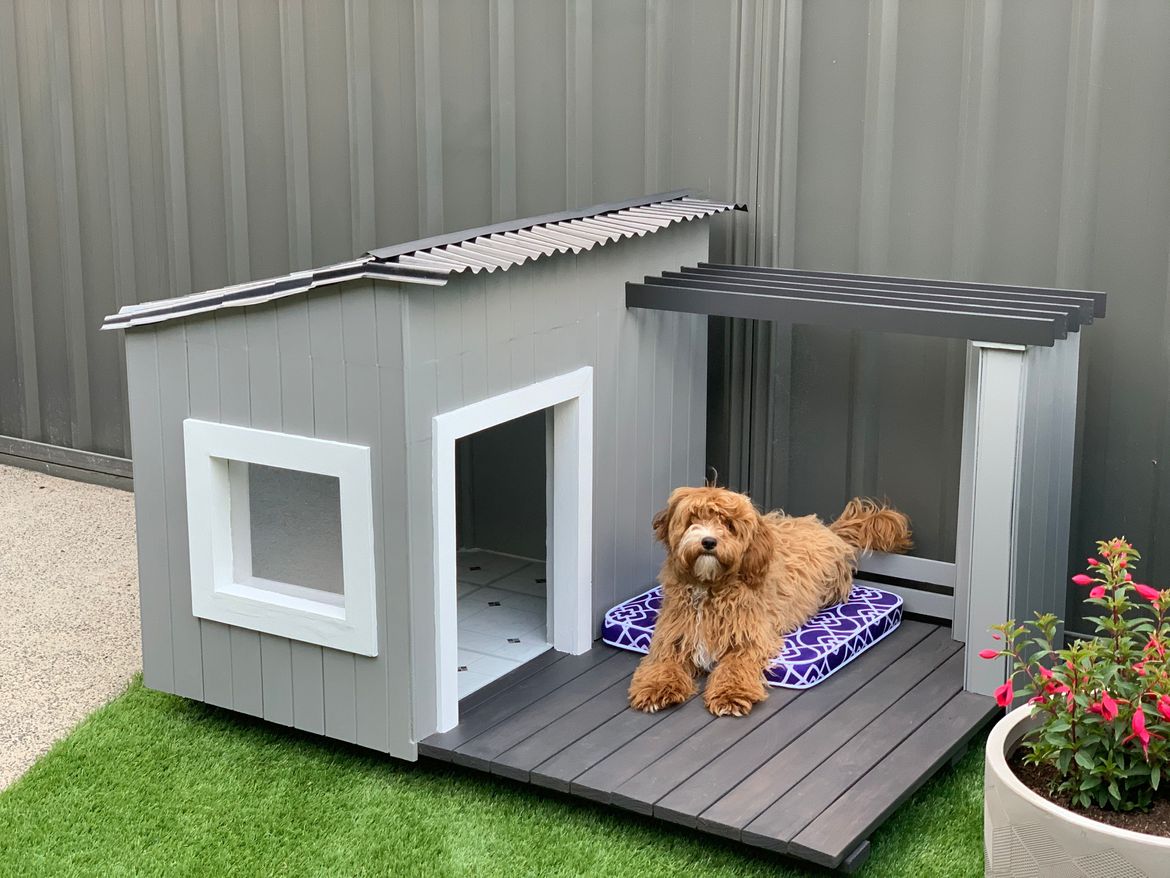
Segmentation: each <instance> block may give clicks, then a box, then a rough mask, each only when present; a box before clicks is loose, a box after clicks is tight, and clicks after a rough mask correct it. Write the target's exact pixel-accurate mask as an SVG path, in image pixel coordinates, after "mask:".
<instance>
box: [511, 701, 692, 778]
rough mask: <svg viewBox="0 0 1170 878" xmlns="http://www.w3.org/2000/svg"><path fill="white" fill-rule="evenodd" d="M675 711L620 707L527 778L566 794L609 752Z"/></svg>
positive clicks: (537, 767)
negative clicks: (612, 714) (572, 784)
mask: <svg viewBox="0 0 1170 878" xmlns="http://www.w3.org/2000/svg"><path fill="white" fill-rule="evenodd" d="M675 712H676V711H675V710H660V711H658V712H657V713H645V712H644V711H641V710H623V711H622V712H621V713H619V714H618V715H617V716H615V717H612V718H611V719H609V720H608V721H607V722H605V723H603V724H602V725H600V726H598V727H597V728H596V729H594V730H593V731H591V732H590V733H589V734H587V735H585V736H584V737H582V738H580V739H579V740H576V741H574V742H573V743H572V744H570V745H569V746H568V747H566V748H565V749H563V750H561V751H560V752H559V753H557V754H556V755H555V756H553V757H552V758H551V759H548V760H546V761H545V762H543V763H541V764H540V765H538V766H536V767H535V768H533V769H532V772H531V774H530V775H529V779H530V780H531V781H532V783H534V784H537V785H538V786H542V787H548V788H549V789H553V790H559V791H560V792H562V793H567V792H569V791H570V786H571V782H572V781H573V779H574V778H577V777H580V776H581V775H582V774H584V773H585V772H586V771H588V770H589V769H590V768H592V767H593V766H595V765H597V764H598V763H599V762H601V760H603V759H605V758H606V757H607V756H609V755H610V754H611V753H614V752H615V751H617V750H619V749H620V748H622V747H624V746H625V745H626V744H628V743H629V742H630V741H632V740H634V739H635V738H637V737H638V736H639V735H641V734H643V733H644V732H646V731H647V730H648V729H649V728H650V727H651V726H653V725H656V724H658V723H660V722H662V721H663V720H664V719H666V718H667V717H670V716H673V715H674V713H675Z"/></svg>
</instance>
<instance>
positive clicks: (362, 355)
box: [126, 281, 414, 758]
mask: <svg viewBox="0 0 1170 878" xmlns="http://www.w3.org/2000/svg"><path fill="white" fill-rule="evenodd" d="M401 299H402V294H401V292H399V290H398V288H397V287H396V286H395V285H392V284H386V283H384V282H380V281H356V282H353V283H348V284H344V285H339V286H335V287H330V288H327V289H324V290H319V291H315V292H313V293H311V294H309V295H307V296H297V297H294V298H290V299H285V300H281V301H278V302H276V303H273V304H270V305H263V306H258V307H250V308H245V309H232V310H225V311H221V312H219V313H217V314H215V315H208V316H198V317H193V318H190V319H187V320H182V321H172V322H168V323H165V324H163V325H161V326H159V327H158V328H150V327H145V328H142V329H133V330H130V331H128V332H127V333H126V357H127V366H128V370H129V376H130V377H129V393H130V395H129V400H130V406H131V408H130V411H131V422H132V430H133V440H134V459H135V464H136V466H137V467H138V470H137V473H138V478H137V479H136V482H135V500H136V505H137V515H138V555H139V588H140V593H141V618H142V652H143V669H144V680H145V682H146V684H147V685H148V686H150V687H151V688H154V689H160V690H163V691H166V692H173V693H175V694H178V695H183V696H186V697H188V698H194V699H198V700H202V701H206V702H208V703H209V704H215V705H217V706H220V707H226V708H229V709H232V710H237V711H240V712H241V713H246V714H249V715H252V716H257V717H263V718H264V719H266V720H269V721H272V722H276V723H280V724H282V725H288V726H295V727H296V728H299V729H304V730H305V731H310V732H314V733H317V734H323V735H326V736H328V737H331V738H336V739H339V740H343V741H349V742H353V743H357V744H361V745H362V746H366V747H371V748H373V749H377V750H381V751H384V752H390V753H393V754H394V755H398V756H403V757H406V758H413V755H414V749H413V744H412V743H411V738H410V710H409V704H410V693H409V673H408V671H407V668H408V666H409V661H410V657H409V634H410V632H409V628H408V625H407V622H406V615H407V614H406V603H407V599H406V585H405V583H406V580H407V573H406V531H407V521H406V509H405V507H404V505H403V504H402V503H401V502H398V498H402V497H404V496H405V495H406V476H405V468H404V462H403V459H402V451H401V449H402V447H403V442H404V438H403V437H404V435H405V430H404V427H403V402H402V399H403V384H402V354H401V349H402V324H401V311H402V308H401ZM187 417H195V418H201V419H205V420H209V421H216V422H221V423H227V424H235V425H238V426H244V427H254V428H257V429H264V430H273V431H278V432H284V433H292V434H298V435H304V436H314V437H318V438H323V439H333V440H338V441H344V442H350V443H355V444H359V445H366V446H369V447H370V449H371V474H372V480H373V522H374V548H375V555H376V563H375V576H376V594H377V617H378V655H377V656H375V657H366V656H358V655H354V654H352V653H348V652H343V651H338V650H333V649H328V648H324V647H320V646H316V645H313V644H309V643H304V642H300V641H296V640H290V639H286V638H283V637H277V636H273V635H269V634H262V633H258V632H256V631H252V630H249V629H246V628H240V627H235V626H229V625H224V624H221V623H219V622H214V621H211V620H207V619H199V618H196V617H194V616H193V615H192V612H191V583H190V569H189V566H190V565H189V551H188V537H187V504H186V481H185V474H184V454H183V420H184V418H187Z"/></svg>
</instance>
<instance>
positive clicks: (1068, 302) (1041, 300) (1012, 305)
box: [662, 266, 1093, 332]
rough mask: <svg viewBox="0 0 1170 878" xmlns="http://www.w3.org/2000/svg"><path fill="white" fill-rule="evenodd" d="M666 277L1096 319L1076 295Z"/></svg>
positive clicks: (1077, 322) (1076, 320) (743, 276)
mask: <svg viewBox="0 0 1170 878" xmlns="http://www.w3.org/2000/svg"><path fill="white" fill-rule="evenodd" d="M662 276H663V277H688V278H706V279H715V280H726V281H735V282H736V283H753V284H766V285H767V286H769V287H776V288H778V289H802V290H820V291H824V292H837V293H841V294H846V293H853V292H856V293H858V294H862V295H877V296H888V297H902V296H908V297H913V298H917V299H921V300H923V301H935V302H937V301H948V302H950V301H954V302H966V303H969V304H973V305H984V306H989V307H993V308H995V307H1001V308H1009V309H1022V310H1025V311H1027V310H1040V311H1044V312H1055V313H1059V314H1065V315H1068V317H1069V329H1070V330H1071V331H1073V332H1075V331H1076V330H1077V329H1079V328H1080V326H1082V325H1085V324H1089V323H1092V322H1093V302H1092V300H1091V299H1081V298H1076V297H1062V296H1050V295H1048V294H1042V295H1028V294H1026V293H1005V292H1003V291H1001V290H965V289H955V288H953V287H930V288H927V287H919V286H915V285H912V284H901V283H898V282H896V281H876V280H874V281H852V280H851V281H842V280H829V279H826V278H816V277H811V278H810V277H803V276H802V277H789V276H785V275H776V276H772V275H764V274H759V273H757V272H752V271H740V270H738V269H728V270H723V269H719V270H716V269H711V268H702V267H689V266H683V269H682V271H664V272H663V273H662Z"/></svg>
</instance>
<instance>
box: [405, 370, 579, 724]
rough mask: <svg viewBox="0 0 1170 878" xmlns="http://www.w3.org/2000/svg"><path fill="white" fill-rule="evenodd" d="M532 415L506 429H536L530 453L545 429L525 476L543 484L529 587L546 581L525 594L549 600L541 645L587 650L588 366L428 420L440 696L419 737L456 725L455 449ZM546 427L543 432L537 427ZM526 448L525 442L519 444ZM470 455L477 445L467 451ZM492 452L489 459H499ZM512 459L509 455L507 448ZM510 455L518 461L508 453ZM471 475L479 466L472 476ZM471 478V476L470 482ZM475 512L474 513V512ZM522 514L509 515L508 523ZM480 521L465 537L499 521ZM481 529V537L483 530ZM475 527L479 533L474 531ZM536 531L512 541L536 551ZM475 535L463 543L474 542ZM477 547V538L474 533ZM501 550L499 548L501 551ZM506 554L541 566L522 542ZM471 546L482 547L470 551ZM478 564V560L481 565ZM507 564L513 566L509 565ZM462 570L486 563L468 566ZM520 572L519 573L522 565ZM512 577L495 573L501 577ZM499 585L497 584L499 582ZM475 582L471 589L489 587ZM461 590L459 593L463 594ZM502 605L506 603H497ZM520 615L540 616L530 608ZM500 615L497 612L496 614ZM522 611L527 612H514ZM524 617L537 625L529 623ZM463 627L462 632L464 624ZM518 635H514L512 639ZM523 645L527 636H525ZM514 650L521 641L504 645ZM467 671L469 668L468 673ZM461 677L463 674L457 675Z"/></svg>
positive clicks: (532, 517)
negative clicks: (539, 569)
mask: <svg viewBox="0 0 1170 878" xmlns="http://www.w3.org/2000/svg"><path fill="white" fill-rule="evenodd" d="M528 415H536V416H537V417H536V418H534V419H533V421H532V422H531V423H528V422H522V423H521V424H519V425H516V426H513V427H512V428H509V429H511V430H516V431H521V432H522V431H525V430H529V431H532V432H530V433H529V435H528V441H529V442H531V443H532V447H533V448H534V449H539V447H540V445H541V443H540V442H539V441H538V440H537V438H536V432H535V431H536V430H541V435H542V436H543V437H544V438H543V448H544V457H543V461H544V473H543V476H541V475H540V474H539V471H538V470H537V471H535V472H536V473H537V474H536V475H533V472H534V471H533V470H532V469H529V470H528V476H527V477H526V480H527V481H528V483H529V484H532V485H539V484H541V483H542V482H543V484H544V485H545V486H546V487H545V501H544V507H545V508H544V512H543V521H544V522H545V523H544V545H545V552H544V566H545V571H546V575H545V576H544V577H537V576H529V579H531V580H535V579H538V578H544V579H545V580H546V581H545V582H544V583H537V582H535V581H532V582H530V583H526V584H525V587H528V588H532V589H535V586H538V585H543V586H544V596H545V601H546V612H545V625H544V642H545V643H547V644H550V645H551V646H552V648H553V649H555V650H557V651H559V652H566V653H570V654H572V655H578V654H580V653H583V652H585V651H586V650H588V649H589V647H590V646H591V644H592V640H593V638H592V632H593V625H592V615H593V605H592V594H593V369H592V367H589V366H584V367H582V368H580V369H577V370H575V371H573V372H567V373H565V374H564V375H558V376H556V377H554V378H546V379H544V380H543V381H538V382H536V383H534V384H527V385H524V386H523V387H519V388H517V389H516V390H511V391H508V392H507V393H502V394H500V395H499V396H493V397H489V398H488V399H484V400H480V401H479V402H475V403H471V404H470V405H466V406H464V407H462V408H458V409H454V410H452V411H449V412H444V413H443V414H439V415H436V416H435V417H434V422H433V429H434V433H433V436H434V441H433V455H434V456H433V459H432V462H433V467H434V469H433V473H432V476H433V491H434V494H433V497H434V504H435V506H434V510H435V512H434V520H433V522H434V530H433V537H434V564H435V567H434V571H435V572H434V593H433V600H434V608H435V628H434V637H435V641H434V642H435V652H434V655H435V662H436V664H435V684H436V689H437V692H436V698H435V699H434V701H433V709H434V713H433V714H431V713H430V712H429V710H428V711H427V713H426V714H425V715H419V716H416V717H415V723H416V726H415V727H416V729H418V730H420V733H421V734H423V735H426V734H430V732H432V731H439V732H445V731H449V730H450V729H453V728H454V727H455V726H456V725H458V723H459V698H460V692H459V690H460V684H459V679H458V678H459V676H460V673H461V672H460V671H459V667H460V661H459V650H460V647H461V644H460V638H459V607H458V595H459V592H458V589H459V579H460V570H459V549H460V547H461V545H460V540H459V536H460V526H459V518H460V516H459V507H460V505H461V504H463V503H464V502H465V501H464V500H462V499H460V495H461V492H460V489H459V480H458V479H457V478H456V469H457V465H456V459H457V454H456V446H457V443H458V441H459V440H460V439H462V438H464V437H467V436H473V435H475V434H477V433H483V432H484V431H487V430H489V429H490V428H491V427H495V426H497V425H500V424H508V423H509V422H513V421H520V420H521V419H523V418H524V417H525V416H528ZM542 420H543V424H544V426H543V429H541V428H540V424H541V421H542ZM508 435H509V434H508V432H507V430H506V431H505V433H503V434H500V436H499V437H493V438H494V439H496V440H497V442H496V443H495V444H494V445H493V441H492V439H486V440H484V441H485V442H486V443H487V447H488V448H489V449H490V448H493V447H495V446H496V445H501V444H502V445H503V446H504V447H507V445H508V443H507V442H506V441H505V442H503V443H500V442H498V439H499V438H501V437H502V438H504V439H506V438H507V437H508ZM521 441H522V440H521ZM471 447H472V448H474V443H473V445H472V446H471ZM497 453H498V452H490V453H489V455H488V457H489V464H490V457H491V456H492V454H497ZM508 453H509V455H512V451H511V450H509V452H508ZM513 456H514V455H513ZM530 457H532V458H533V460H528V461H526V465H528V466H530V467H531V466H534V465H538V464H539V463H540V460H541V455H540V453H539V450H535V451H534V452H533V453H532V454H531V455H530ZM474 468H475V460H474V454H473V460H472V463H471V469H474ZM484 475H485V476H492V477H493V478H496V477H498V476H501V475H507V469H506V468H505V469H503V470H500V471H499V472H495V473H493V472H490V471H488V472H485V474H484ZM470 477H471V479H472V480H473V483H474V479H475V476H474V474H471V475H470ZM536 495H539V490H538V489H537V490H535V491H529V492H528V496H529V500H528V501H526V502H527V503H528V505H530V506H532V507H535V506H538V505H539V498H538V496H537V499H535V500H533V499H531V498H532V497H533V496H536ZM472 511H473V512H474V510H472ZM517 514H518V513H513V514H511V515H510V516H504V517H505V518H509V517H510V518H512V519H513V521H517V520H519V519H517V518H516V515H517ZM525 514H526V516H528V520H529V521H533V522H539V521H540V520H541V514H540V513H539V512H536V513H534V512H532V509H528V510H527V511H526V513H525ZM480 518H481V519H482V521H480V522H474V523H473V525H472V528H473V530H472V531H471V532H470V534H472V535H475V534H478V533H489V534H490V533H491V532H492V530H491V529H492V527H493V526H494V525H495V524H496V522H490V521H488V520H486V518H485V517H484V515H483V514H481V516H480ZM483 528H487V530H486V531H485V530H483ZM477 529H478V530H477ZM540 531H541V528H540V526H539V524H536V525H535V526H534V527H532V528H531V532H529V533H527V534H524V535H517V536H516V537H515V538H516V539H520V538H523V539H526V540H528V541H529V542H528V543H527V545H528V546H532V545H536V546H537V547H539V540H540ZM470 539H471V536H465V540H470ZM475 539H476V541H478V540H479V539H480V537H479V536H478V535H477V536H475ZM497 545H501V544H497ZM506 545H507V546H510V547H512V551H510V552H509V551H505V552H496V553H493V554H500V555H505V556H515V557H517V560H519V561H522V562H523V564H524V565H525V566H527V565H528V564H530V563H531V564H537V563H539V560H540V559H539V557H533V556H525V555H523V554H519V555H518V554H517V550H516V549H515V546H517V545H520V544H519V543H508V544H506ZM466 547H467V548H480V547H477V546H472V545H470V543H468V544H467V545H466ZM481 560H482V559H481ZM509 563H511V562H509ZM466 566H467V567H472V566H480V567H481V568H482V567H483V565H482V564H479V565H476V564H468V565H466ZM519 569H523V568H519ZM477 572H478V573H483V572H484V571H483V570H480V571H471V570H465V571H463V577H464V579H465V580H466V576H467V574H470V573H477ZM506 575H508V574H501V576H506ZM497 583H498V581H497ZM497 583H487V584H485V585H478V584H475V587H476V588H484V587H486V586H487V585H495V584H497ZM466 591H467V590H466V589H465V592H466ZM530 596H531V597H538V596H537V595H530ZM500 603H501V606H502V605H503V601H501V602H500ZM530 607H531V609H528V610H527V611H526V612H530V613H535V615H536V617H537V618H539V612H538V611H537V610H536V609H535V605H530ZM493 609H498V608H493ZM520 609H523V608H520ZM523 618H527V620H528V621H533V620H532V617H523ZM464 627H465V628H467V626H464ZM537 631H538V629H537V628H536V622H533V628H532V629H531V632H532V633H536V632H537ZM513 636H514V635H513ZM521 643H523V638H521ZM509 645H510V646H517V644H509ZM469 667H470V666H469ZM462 673H463V674H466V673H469V671H464V672H462Z"/></svg>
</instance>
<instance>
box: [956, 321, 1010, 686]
mask: <svg viewBox="0 0 1170 878" xmlns="http://www.w3.org/2000/svg"><path fill="white" fill-rule="evenodd" d="M1026 378H1027V349H1026V348H1025V347H1024V346H1023V345H1006V344H994V343H988V342H970V343H969V344H968V346H967V385H966V397H965V402H964V412H963V456H962V469H961V473H960V479H959V521H958V533H957V537H958V538H957V541H956V546H955V564H956V568H957V569H956V581H955V624H954V637H955V639H956V640H961V641H965V642H966V644H967V648H966V673H965V681H966V683H965V685H966V688H967V689H968V690H970V691H972V692H976V693H979V694H982V695H990V694H991V693H992V691H993V690H994V689H995V687H996V686H998V685H1000V684H1001V683H1002V682H1003V681H1004V679H1005V675H1006V664H1005V662H1004V661H1003V660H1002V659H1000V660H997V661H986V660H983V659H980V658H979V656H978V653H979V650H981V649H983V648H985V647H989V646H993V645H994V641H993V640H992V639H991V635H990V633H989V632H988V630H987V629H988V627H989V626H991V625H994V624H996V623H999V622H1002V621H1004V620H1005V619H1007V618H1008V617H1009V615H1010V614H1011V611H1012V606H1013V600H1014V595H1015V591H1016V583H1015V581H1014V579H1015V570H1016V563H1015V562H1016V557H1015V554H1016V539H1017V536H1018V532H1019V526H1018V521H1017V509H1018V498H1017V487H1018V481H1019V476H1020V471H1021V464H1022V457H1023V451H1024V449H1023V442H1022V441H1021V431H1022V428H1023V426H1024V411H1023V407H1024V404H1025V401H1026V394H1025V387H1026Z"/></svg>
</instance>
